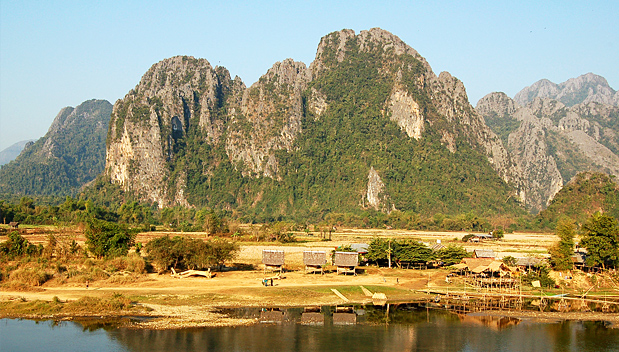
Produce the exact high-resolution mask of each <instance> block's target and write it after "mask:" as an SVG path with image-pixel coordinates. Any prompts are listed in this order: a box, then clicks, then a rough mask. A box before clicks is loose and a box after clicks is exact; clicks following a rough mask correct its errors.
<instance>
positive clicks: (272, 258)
mask: <svg viewBox="0 0 619 352" xmlns="http://www.w3.org/2000/svg"><path fill="white" fill-rule="evenodd" d="M262 263H263V264H266V265H284V251H278V250H275V249H264V250H263V251H262Z"/></svg>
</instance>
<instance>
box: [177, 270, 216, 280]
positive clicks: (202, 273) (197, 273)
mask: <svg viewBox="0 0 619 352" xmlns="http://www.w3.org/2000/svg"><path fill="white" fill-rule="evenodd" d="M190 276H204V277H206V278H209V279H210V278H212V277H213V274H212V273H211V269H210V268H209V269H208V270H206V271H204V270H187V271H183V272H182V273H177V272H176V270H174V268H172V277H174V278H177V279H183V278H186V277H190Z"/></svg>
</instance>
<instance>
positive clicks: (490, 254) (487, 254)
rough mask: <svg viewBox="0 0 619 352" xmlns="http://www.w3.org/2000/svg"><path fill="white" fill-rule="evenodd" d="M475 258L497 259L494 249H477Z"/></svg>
mask: <svg viewBox="0 0 619 352" xmlns="http://www.w3.org/2000/svg"><path fill="white" fill-rule="evenodd" d="M474 256H475V257H476V258H493V259H494V258H495V257H496V256H495V255H494V251H493V250H492V249H476V250H474Z"/></svg>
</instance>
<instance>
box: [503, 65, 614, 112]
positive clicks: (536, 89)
mask: <svg viewBox="0 0 619 352" xmlns="http://www.w3.org/2000/svg"><path fill="white" fill-rule="evenodd" d="M535 98H548V99H553V100H557V101H560V102H561V103H563V104H565V105H566V106H570V107H571V106H574V105H577V104H582V103H590V102H595V103H601V104H608V105H614V106H619V93H618V92H616V91H615V90H614V89H612V88H611V87H610V86H609V85H608V82H607V81H606V79H605V78H604V77H601V76H598V75H595V74H593V73H587V74H584V75H582V76H579V77H576V78H570V79H568V80H567V81H565V82H563V83H560V84H556V83H552V82H551V81H549V80H547V79H542V80H540V81H537V82H535V83H534V84H533V85H531V86H529V87H526V88H524V89H523V90H521V91H520V92H518V94H516V96H515V97H514V100H515V101H516V102H517V103H518V104H519V105H520V106H525V105H527V104H528V103H530V102H532V101H533V100H534V99H535Z"/></svg>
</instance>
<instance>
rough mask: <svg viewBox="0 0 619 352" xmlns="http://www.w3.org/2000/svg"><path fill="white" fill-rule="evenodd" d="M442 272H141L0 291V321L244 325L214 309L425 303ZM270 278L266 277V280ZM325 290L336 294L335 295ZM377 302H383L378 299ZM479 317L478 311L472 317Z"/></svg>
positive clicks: (591, 315) (609, 316)
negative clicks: (134, 276) (120, 279)
mask: <svg viewBox="0 0 619 352" xmlns="http://www.w3.org/2000/svg"><path fill="white" fill-rule="evenodd" d="M447 273H448V272H447V271H445V270H427V271H426V270H424V271H419V270H405V269H386V268H374V267H368V268H366V269H365V270H361V271H360V272H359V274H358V275H357V276H352V275H348V276H346V275H337V274H336V273H327V274H326V275H320V274H304V273H303V272H302V271H295V272H286V273H284V274H283V275H282V276H281V277H280V278H277V276H274V277H275V280H274V286H267V287H265V286H263V284H262V280H263V278H264V277H265V274H264V273H263V272H262V271H260V270H247V271H241V270H234V271H227V272H217V273H216V276H215V277H214V278H211V279H207V278H203V277H199V278H194V277H191V278H184V279H176V278H173V277H172V276H170V275H169V274H165V275H157V274H148V275H145V277H144V278H143V279H142V280H140V281H139V282H136V283H132V284H112V283H110V282H107V281H97V282H94V283H91V284H90V285H89V287H88V288H87V287H85V285H74V284H71V285H59V286H47V287H42V288H40V290H39V291H27V292H6V291H2V292H0V318H28V319H53V320H73V319H83V318H88V317H96V318H119V317H127V316H132V317H142V318H147V319H137V320H136V319H133V320H132V319H129V320H125V321H124V323H123V324H124V326H126V327H131V328H141V329H142V328H143V329H179V328H194V327H221V326H246V325H251V324H255V323H257V320H256V319H239V318H232V317H229V316H227V315H225V314H222V313H221V312H220V308H242V307H281V308H285V307H320V306H338V305H347V304H370V303H372V302H373V301H374V300H375V299H373V298H372V296H374V294H379V295H376V296H374V297H378V296H382V295H384V297H386V298H387V300H388V301H391V302H395V301H397V302H406V301H408V302H412V301H422V300H428V299H431V298H433V297H434V296H430V295H426V294H423V293H420V292H418V290H421V289H424V288H426V287H428V285H429V286H430V287H444V286H442V285H445V280H444V279H445V276H446V275H447ZM269 275H271V274H267V276H269ZM333 290H337V292H338V293H339V295H338V294H336V293H335V292H334V291H333ZM379 303H381V304H384V303H385V301H384V300H381V301H380V302H379ZM475 314H479V313H475ZM484 314H488V315H492V316H494V315H500V316H510V317H514V318H519V319H522V318H527V319H530V318H535V319H551V320H595V321H599V320H603V321H609V322H613V324H615V325H617V324H619V314H617V313H598V312H565V313H561V312H543V313H542V312H527V311H509V310H501V311H488V312H484Z"/></svg>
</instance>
